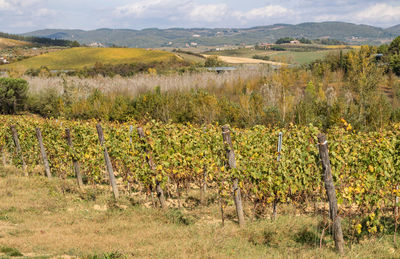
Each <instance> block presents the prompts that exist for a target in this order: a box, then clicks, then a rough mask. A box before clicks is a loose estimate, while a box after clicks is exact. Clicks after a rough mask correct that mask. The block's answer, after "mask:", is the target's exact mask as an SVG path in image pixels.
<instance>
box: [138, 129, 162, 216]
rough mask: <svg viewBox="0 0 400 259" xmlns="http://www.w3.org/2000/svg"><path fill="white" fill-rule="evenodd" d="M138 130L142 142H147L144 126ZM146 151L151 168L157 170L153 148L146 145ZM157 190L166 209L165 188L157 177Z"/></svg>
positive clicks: (159, 198)
mask: <svg viewBox="0 0 400 259" xmlns="http://www.w3.org/2000/svg"><path fill="white" fill-rule="evenodd" d="M137 132H138V135H139V138H140V139H141V140H142V142H143V143H146V136H145V134H144V131H143V128H142V127H138V128H137ZM144 151H145V152H146V159H147V163H148V165H149V167H150V170H152V171H156V164H155V163H154V161H153V157H152V154H151V150H149V149H147V148H146V147H145V150H144ZM156 192H157V197H158V200H159V201H160V205H161V208H162V209H165V208H166V207H167V205H166V203H165V196H164V191H163V189H162V187H161V183H160V181H159V180H158V179H156Z"/></svg>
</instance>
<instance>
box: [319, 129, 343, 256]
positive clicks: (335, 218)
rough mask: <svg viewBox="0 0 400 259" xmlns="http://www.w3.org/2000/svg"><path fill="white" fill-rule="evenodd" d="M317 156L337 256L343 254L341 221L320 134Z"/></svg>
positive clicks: (328, 162)
mask: <svg viewBox="0 0 400 259" xmlns="http://www.w3.org/2000/svg"><path fill="white" fill-rule="evenodd" d="M318 146H319V155H320V158H321V162H322V169H323V172H324V182H325V190H326V194H327V196H328V201H329V216H330V219H331V220H332V222H333V239H334V240H335V246H336V250H337V251H338V252H339V254H343V249H344V240H343V232H342V225H341V219H340V216H339V215H338V205H337V198H336V190H335V185H334V182H333V177H332V169H331V163H330V160H329V150H328V141H327V140H326V136H325V135H324V134H322V133H320V134H319V135H318Z"/></svg>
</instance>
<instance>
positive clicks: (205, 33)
mask: <svg viewBox="0 0 400 259" xmlns="http://www.w3.org/2000/svg"><path fill="white" fill-rule="evenodd" d="M399 34H400V25H398V26H394V27H391V28H388V29H383V28H379V27H374V26H368V25H357V24H353V23H344V22H321V23H301V24H297V25H290V24H274V25H269V26H259V27H253V28H245V29H238V28H236V29H235V28H216V29H207V28H194V29H183V28H171V29H154V28H151V29H143V30H128V29H97V30H92V31H83V30H58V29H46V30H40V31H34V32H29V33H25V34H23V35H24V36H35V37H46V38H52V39H65V40H71V41H74V40H76V41H78V42H79V43H81V44H91V43H101V44H103V45H106V46H112V45H118V46H127V47H141V48H147V47H151V48H154V47H166V46H170V47H184V46H186V44H190V43H193V44H194V45H195V44H198V45H203V46H221V45H224V44H227V45H238V44H256V43H260V42H274V41H276V40H277V39H279V38H282V37H294V38H298V37H299V38H300V37H305V38H309V39H317V38H331V39H337V40H342V41H345V42H347V43H350V44H365V43H368V44H380V43H382V42H387V41H390V40H392V39H393V38H395V37H396V36H398V35H399Z"/></svg>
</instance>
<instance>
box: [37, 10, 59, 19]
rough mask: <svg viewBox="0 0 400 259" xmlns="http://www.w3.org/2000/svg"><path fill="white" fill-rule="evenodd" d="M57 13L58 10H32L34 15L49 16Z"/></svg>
mask: <svg viewBox="0 0 400 259" xmlns="http://www.w3.org/2000/svg"><path fill="white" fill-rule="evenodd" d="M57 13H58V12H57V11H56V10H52V9H47V8H40V9H38V10H37V11H35V12H34V15H35V16H38V17H49V16H55V15H57Z"/></svg>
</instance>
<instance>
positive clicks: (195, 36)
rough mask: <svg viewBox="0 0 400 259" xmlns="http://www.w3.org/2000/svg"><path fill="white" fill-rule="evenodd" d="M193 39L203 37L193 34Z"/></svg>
mask: <svg viewBox="0 0 400 259" xmlns="http://www.w3.org/2000/svg"><path fill="white" fill-rule="evenodd" d="M192 37H193V38H200V37H201V36H200V35H199V34H193V35H192Z"/></svg>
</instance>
